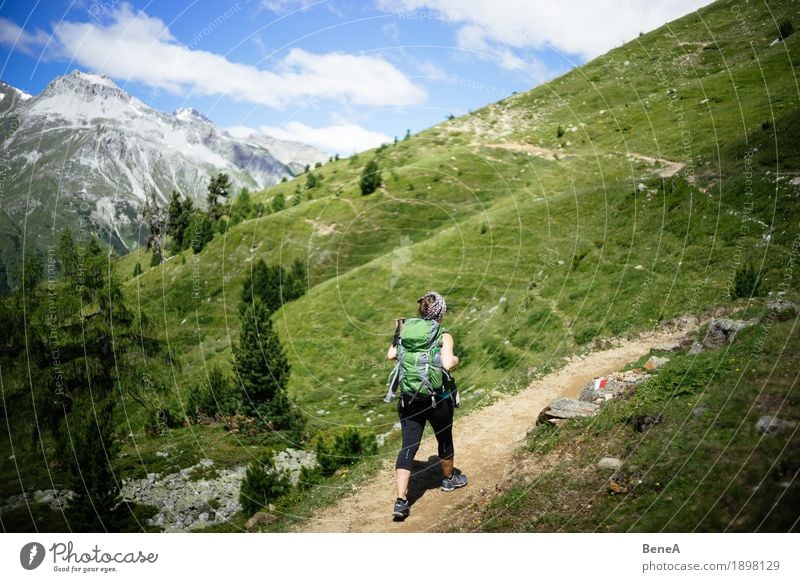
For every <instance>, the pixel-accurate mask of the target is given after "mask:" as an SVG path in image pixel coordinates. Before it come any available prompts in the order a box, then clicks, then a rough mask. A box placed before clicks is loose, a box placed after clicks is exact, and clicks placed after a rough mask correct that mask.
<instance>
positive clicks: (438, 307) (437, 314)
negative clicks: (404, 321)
mask: <svg viewBox="0 0 800 582" xmlns="http://www.w3.org/2000/svg"><path fill="white" fill-rule="evenodd" d="M426 298H431V299H433V301H431V303H430V304H429V306H428V312H427V313H426V314H425V319H432V320H434V321H442V318H443V317H444V314H445V313H447V303H446V302H445V300H444V297H442V296H441V295H439V294H438V293H437V292H436V291H428V292H427V293H426V294H425V295H423V296H422V297H420V298H419V299H418V300H417V303H420V302H422V300H423V299H426Z"/></svg>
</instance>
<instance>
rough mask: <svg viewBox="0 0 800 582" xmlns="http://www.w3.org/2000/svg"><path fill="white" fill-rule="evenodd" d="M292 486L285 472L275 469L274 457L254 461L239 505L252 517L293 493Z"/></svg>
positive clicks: (245, 481)
mask: <svg viewBox="0 0 800 582" xmlns="http://www.w3.org/2000/svg"><path fill="white" fill-rule="evenodd" d="M291 489H292V485H291V483H290V482H289V477H288V475H287V474H286V472H284V471H278V470H277V469H276V468H275V461H274V460H273V459H272V457H269V458H266V459H263V460H261V461H253V462H252V463H250V465H248V467H247V473H246V474H245V477H244V480H243V481H242V488H241V490H240V491H239V503H241V504H242V509H243V510H244V511H245V512H246V513H247V514H248V515H252V514H253V513H255V512H256V511H258V510H259V509H261V508H262V507H265V506H267V505H269V504H270V503H271V502H272V501H275V500H276V499H278V498H279V497H280V496H281V495H286V494H287V493H289V491H291Z"/></svg>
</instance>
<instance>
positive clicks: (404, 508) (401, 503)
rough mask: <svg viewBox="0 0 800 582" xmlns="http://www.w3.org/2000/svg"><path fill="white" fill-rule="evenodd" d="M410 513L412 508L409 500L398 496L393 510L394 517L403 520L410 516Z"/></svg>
mask: <svg viewBox="0 0 800 582" xmlns="http://www.w3.org/2000/svg"><path fill="white" fill-rule="evenodd" d="M409 513H411V509H410V508H409V507H408V500H407V499H400V498H399V497H398V498H397V501H395V502H394V511H392V515H393V516H394V518H395V519H396V520H398V521H403V520H404V519H405V518H407V517H408V514H409Z"/></svg>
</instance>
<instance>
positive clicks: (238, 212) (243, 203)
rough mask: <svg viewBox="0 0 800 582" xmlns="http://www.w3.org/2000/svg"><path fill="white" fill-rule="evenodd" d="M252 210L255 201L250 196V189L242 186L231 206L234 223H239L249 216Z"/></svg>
mask: <svg viewBox="0 0 800 582" xmlns="http://www.w3.org/2000/svg"><path fill="white" fill-rule="evenodd" d="M252 211H253V203H252V200H251V198H250V190H248V189H247V188H242V189H241V191H240V192H239V195H238V196H237V197H236V200H234V202H233V206H232V207H231V221H232V222H233V224H239V223H240V222H242V221H243V220H246V219H247V218H249V217H250V214H251V213H252Z"/></svg>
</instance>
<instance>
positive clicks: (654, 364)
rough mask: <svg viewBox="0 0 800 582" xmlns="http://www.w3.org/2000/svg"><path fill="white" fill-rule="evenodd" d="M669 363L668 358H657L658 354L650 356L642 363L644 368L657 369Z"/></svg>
mask: <svg viewBox="0 0 800 582" xmlns="http://www.w3.org/2000/svg"><path fill="white" fill-rule="evenodd" d="M668 363H669V358H659V357H658V356H652V357H651V358H650V359H649V360H647V363H646V364H645V365H644V369H645V370H657V369H658V368H662V367H664V366H666V365H667V364H668Z"/></svg>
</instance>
